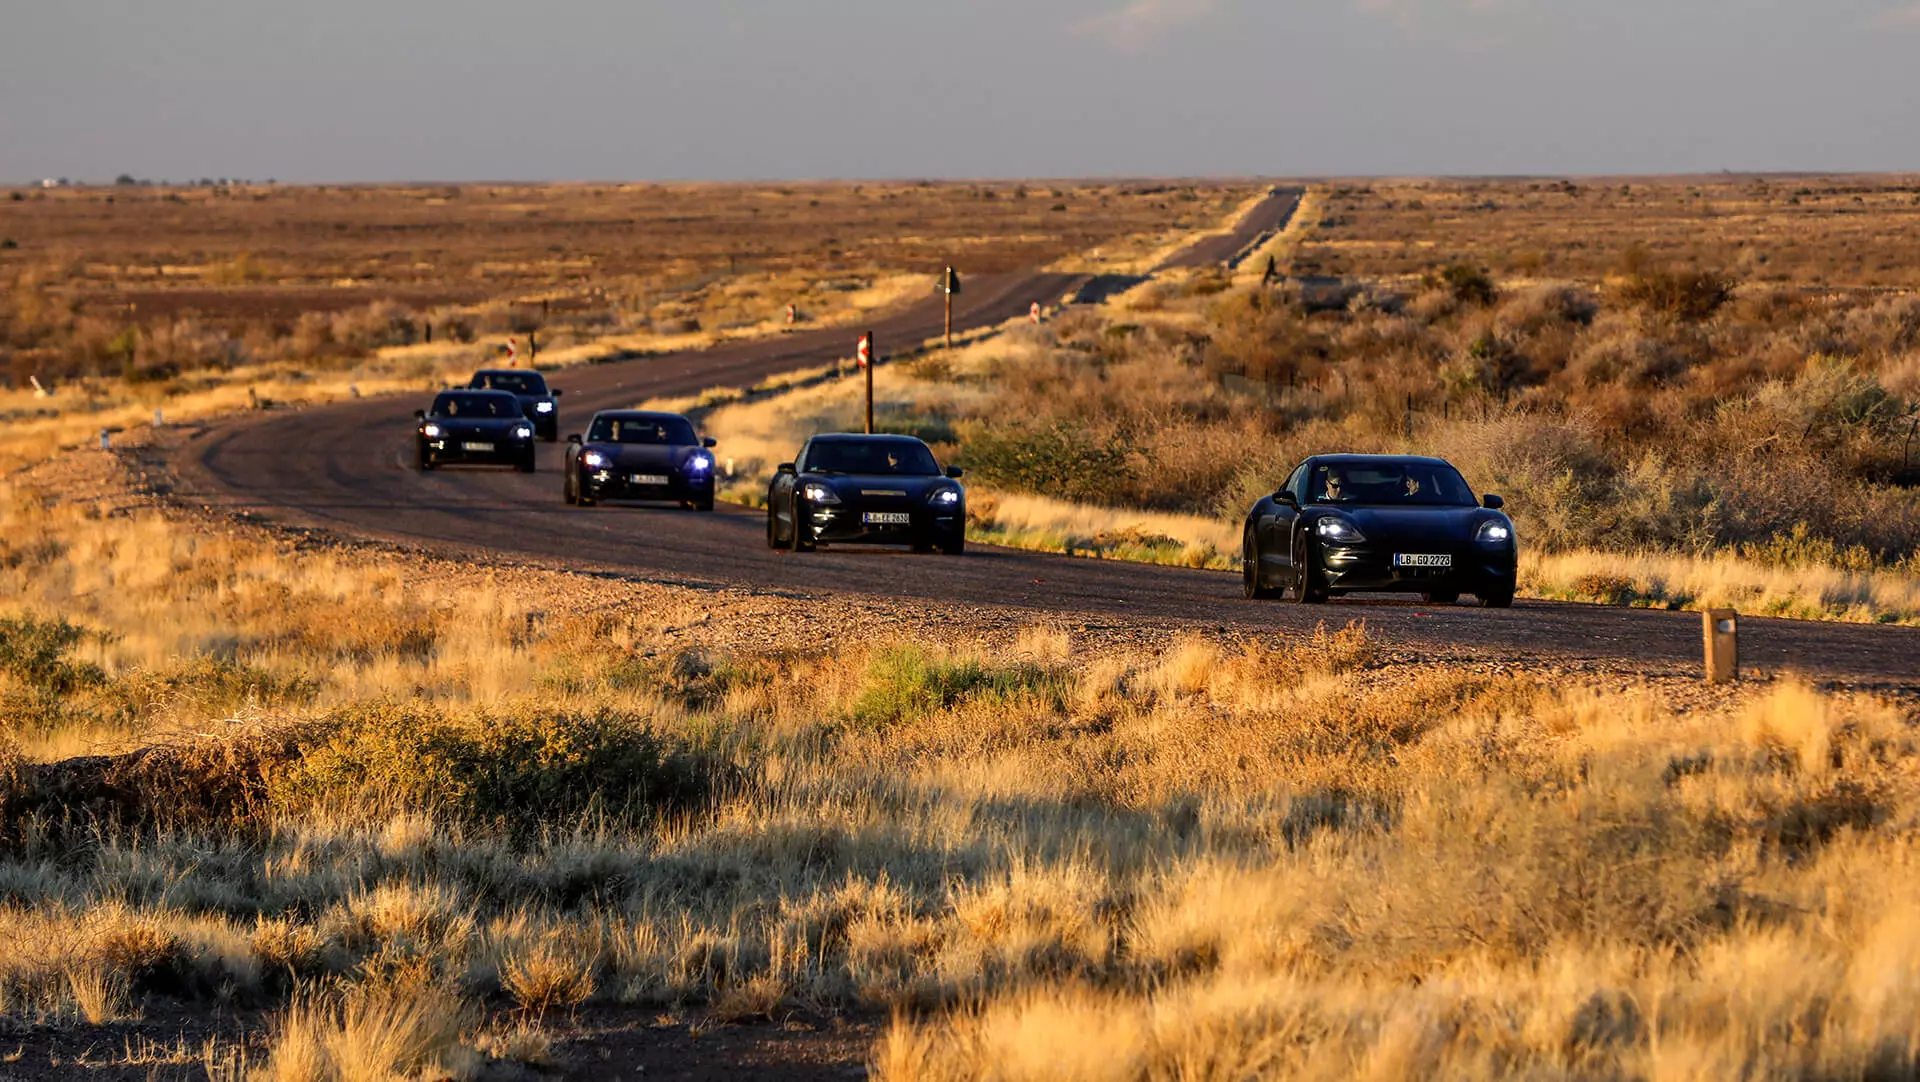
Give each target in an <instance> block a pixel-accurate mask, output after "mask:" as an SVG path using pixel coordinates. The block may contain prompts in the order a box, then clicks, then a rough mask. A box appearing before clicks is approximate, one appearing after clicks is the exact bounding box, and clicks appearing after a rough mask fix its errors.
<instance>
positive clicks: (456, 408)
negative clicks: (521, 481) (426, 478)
mask: <svg viewBox="0 0 1920 1082" xmlns="http://www.w3.org/2000/svg"><path fill="white" fill-rule="evenodd" d="M413 416H414V421H415V423H414V442H415V445H416V447H417V448H418V451H419V463H420V468H421V469H423V470H431V469H434V468H436V467H438V466H444V465H447V464H449V463H456V462H459V463H481V464H489V465H495V466H512V467H514V468H515V469H517V470H519V471H520V472H521V473H532V472H533V422H531V421H529V420H527V418H526V416H525V415H524V414H522V413H521V412H520V400H519V399H517V398H515V397H514V396H513V395H511V394H508V393H507V392H506V391H473V390H458V389H456V390H452V391H441V392H440V393H439V394H437V395H434V396H433V405H432V406H431V407H429V408H427V409H424V410H415V411H414V412H413Z"/></svg>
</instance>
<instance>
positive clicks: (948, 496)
mask: <svg viewBox="0 0 1920 1082" xmlns="http://www.w3.org/2000/svg"><path fill="white" fill-rule="evenodd" d="M927 502H928V503H930V504H932V505H934V506H935V507H952V506H953V505H954V504H957V503H959V502H960V490H959V489H957V488H936V489H934V490H933V491H932V492H929V493H927Z"/></svg>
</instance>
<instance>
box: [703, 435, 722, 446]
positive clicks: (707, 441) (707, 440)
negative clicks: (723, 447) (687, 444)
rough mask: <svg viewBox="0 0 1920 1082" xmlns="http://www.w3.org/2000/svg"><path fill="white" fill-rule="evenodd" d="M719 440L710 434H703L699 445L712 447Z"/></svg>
mask: <svg viewBox="0 0 1920 1082" xmlns="http://www.w3.org/2000/svg"><path fill="white" fill-rule="evenodd" d="M719 442H720V441H719V440H716V439H714V438H713V437H712V436H703V437H701V439H700V446H702V447H712V446H713V445H714V444H716V443H719Z"/></svg>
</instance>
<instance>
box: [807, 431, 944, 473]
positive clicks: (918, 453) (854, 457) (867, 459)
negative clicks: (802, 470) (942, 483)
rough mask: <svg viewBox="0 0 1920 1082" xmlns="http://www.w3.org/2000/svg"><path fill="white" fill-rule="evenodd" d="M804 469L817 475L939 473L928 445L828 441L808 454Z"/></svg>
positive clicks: (898, 441)
mask: <svg viewBox="0 0 1920 1082" xmlns="http://www.w3.org/2000/svg"><path fill="white" fill-rule="evenodd" d="M807 469H808V470H811V471H815V472H818V473H864V474H892V475H895V476H900V477H929V476H932V475H934V474H937V473H939V472H940V464H939V463H937V462H935V461H934V460H933V452H932V451H929V450H927V445H926V444H924V443H920V442H918V441H909V440H827V441H824V442H820V443H816V444H814V445H813V447H812V448H811V449H810V450H808V451H807Z"/></svg>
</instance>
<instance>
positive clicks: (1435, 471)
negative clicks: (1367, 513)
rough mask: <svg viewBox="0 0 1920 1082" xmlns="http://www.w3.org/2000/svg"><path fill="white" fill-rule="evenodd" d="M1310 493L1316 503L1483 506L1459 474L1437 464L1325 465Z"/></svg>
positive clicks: (1310, 483) (1318, 470)
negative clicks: (1479, 504)
mask: <svg viewBox="0 0 1920 1082" xmlns="http://www.w3.org/2000/svg"><path fill="white" fill-rule="evenodd" d="M1307 491H1308V493H1309V496H1310V498H1311V499H1312V501H1313V502H1314V503H1341V504H1375V505H1384V506H1395V505H1397V506H1401V507H1473V506H1475V505H1477V504H1478V503H1479V501H1478V500H1476V499H1474V498H1473V490H1472V489H1470V488H1468V487H1467V482H1466V481H1465V480H1464V479H1463V478H1461V476H1460V473H1459V471H1458V470H1455V469H1454V468H1453V467H1452V466H1448V465H1446V464H1445V463H1434V462H1394V461H1385V462H1361V463H1353V462H1322V463H1319V464H1317V465H1315V466H1314V468H1313V476H1312V477H1310V478H1309V479H1308V484H1307Z"/></svg>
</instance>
